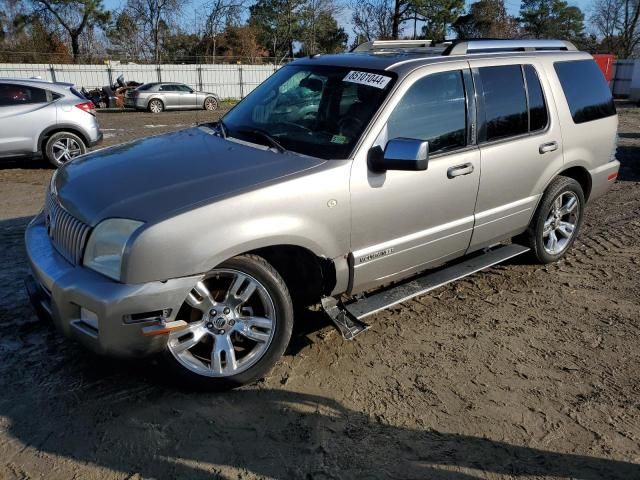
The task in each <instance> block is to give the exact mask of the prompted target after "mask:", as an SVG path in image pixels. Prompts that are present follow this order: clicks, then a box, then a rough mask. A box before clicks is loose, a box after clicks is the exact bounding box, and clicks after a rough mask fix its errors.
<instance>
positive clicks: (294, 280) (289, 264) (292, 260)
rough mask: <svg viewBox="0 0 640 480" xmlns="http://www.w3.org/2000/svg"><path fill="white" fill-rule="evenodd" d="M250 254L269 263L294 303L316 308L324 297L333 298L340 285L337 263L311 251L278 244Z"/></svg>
mask: <svg viewBox="0 0 640 480" xmlns="http://www.w3.org/2000/svg"><path fill="white" fill-rule="evenodd" d="M250 253H253V254H255V255H259V256H261V257H262V258H264V259H265V260H266V261H267V262H269V263H270V264H271V265H272V266H273V268H275V269H276V270H277V271H278V273H279V274H280V275H281V276H282V278H283V280H284V281H285V283H286V284H287V288H288V289H289V292H290V293H291V298H292V300H293V302H294V304H298V305H300V306H306V305H312V304H314V303H317V302H318V301H320V298H321V297H322V296H323V295H329V294H330V293H331V291H332V290H333V287H335V284H336V271H335V266H334V264H333V262H332V261H331V260H329V259H326V258H322V257H318V256H317V255H315V254H314V253H313V252H311V251H310V250H307V249H306V248H303V247H299V246H296V245H276V246H271V247H265V248H260V249H258V250H254V251H252V252H250Z"/></svg>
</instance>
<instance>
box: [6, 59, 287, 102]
mask: <svg viewBox="0 0 640 480" xmlns="http://www.w3.org/2000/svg"><path fill="white" fill-rule="evenodd" d="M277 69H278V66H276V65H273V64H267V65H239V64H217V65H205V64H199V65H66V64H36V63H0V77H12V78H30V77H40V78H42V79H45V80H52V81H57V82H69V83H73V84H75V85H77V86H78V87H85V88H87V89H89V90H90V89H93V88H100V87H103V86H105V85H111V84H113V83H114V82H115V80H116V78H118V76H120V75H124V77H125V80H126V81H130V80H134V81H136V82H141V83H147V82H181V83H186V84H187V85H189V86H191V87H194V88H197V89H198V90H204V91H208V92H212V93H215V94H217V95H218V96H219V97H221V98H235V99H238V98H243V97H244V96H245V95H247V93H249V92H250V91H251V90H253V89H254V88H255V87H256V86H257V85H259V84H260V83H262V82H263V81H264V80H265V79H266V78H267V77H269V76H270V75H271V74H272V73H273V72H275V71H276V70H277Z"/></svg>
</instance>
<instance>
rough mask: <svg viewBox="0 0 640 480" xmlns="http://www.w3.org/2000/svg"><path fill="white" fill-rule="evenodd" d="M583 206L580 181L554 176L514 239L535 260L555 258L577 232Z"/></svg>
mask: <svg viewBox="0 0 640 480" xmlns="http://www.w3.org/2000/svg"><path fill="white" fill-rule="evenodd" d="M584 206H585V199H584V192H583V191H582V187H581V186H580V184H579V183H578V182H577V181H575V180H574V179H573V178H569V177H562V176H560V177H557V178H556V179H555V180H553V181H552V182H551V184H550V185H549V187H548V188H547V190H546V191H545V193H544V195H543V197H542V200H541V201H540V204H539V205H538V209H537V210H536V213H535V215H534V216H533V219H532V220H531V224H530V225H529V228H528V229H527V231H526V232H525V233H524V234H523V235H522V236H521V237H520V238H519V239H517V240H519V241H521V243H524V244H526V245H527V246H528V247H530V248H531V254H532V256H533V258H534V260H535V261H536V262H538V263H542V264H546V263H553V262H555V261H557V260H559V259H560V258H562V257H563V256H564V254H565V253H567V251H568V250H569V248H571V246H572V245H573V242H574V241H575V239H576V237H577V236H578V231H579V230H580V226H581V225H582V219H583V214H584Z"/></svg>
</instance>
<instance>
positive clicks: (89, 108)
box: [76, 102, 96, 115]
mask: <svg viewBox="0 0 640 480" xmlns="http://www.w3.org/2000/svg"><path fill="white" fill-rule="evenodd" d="M76 107H77V108H79V109H80V110H83V111H85V112H87V113H90V114H91V115H95V114H96V106H95V105H94V104H93V102H83V103H76Z"/></svg>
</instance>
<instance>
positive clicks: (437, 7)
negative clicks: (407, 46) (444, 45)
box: [411, 0, 464, 42]
mask: <svg viewBox="0 0 640 480" xmlns="http://www.w3.org/2000/svg"><path fill="white" fill-rule="evenodd" d="M411 5H412V10H414V11H416V12H417V13H418V15H419V16H420V17H422V18H424V22H425V25H424V27H423V28H422V35H423V37H424V38H428V39H430V40H435V41H437V42H439V41H442V40H444V39H445V38H446V37H447V30H448V29H449V27H450V26H451V24H452V23H453V22H455V21H456V19H457V18H458V16H460V15H461V14H462V13H463V12H464V0H412V2H411Z"/></svg>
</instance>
